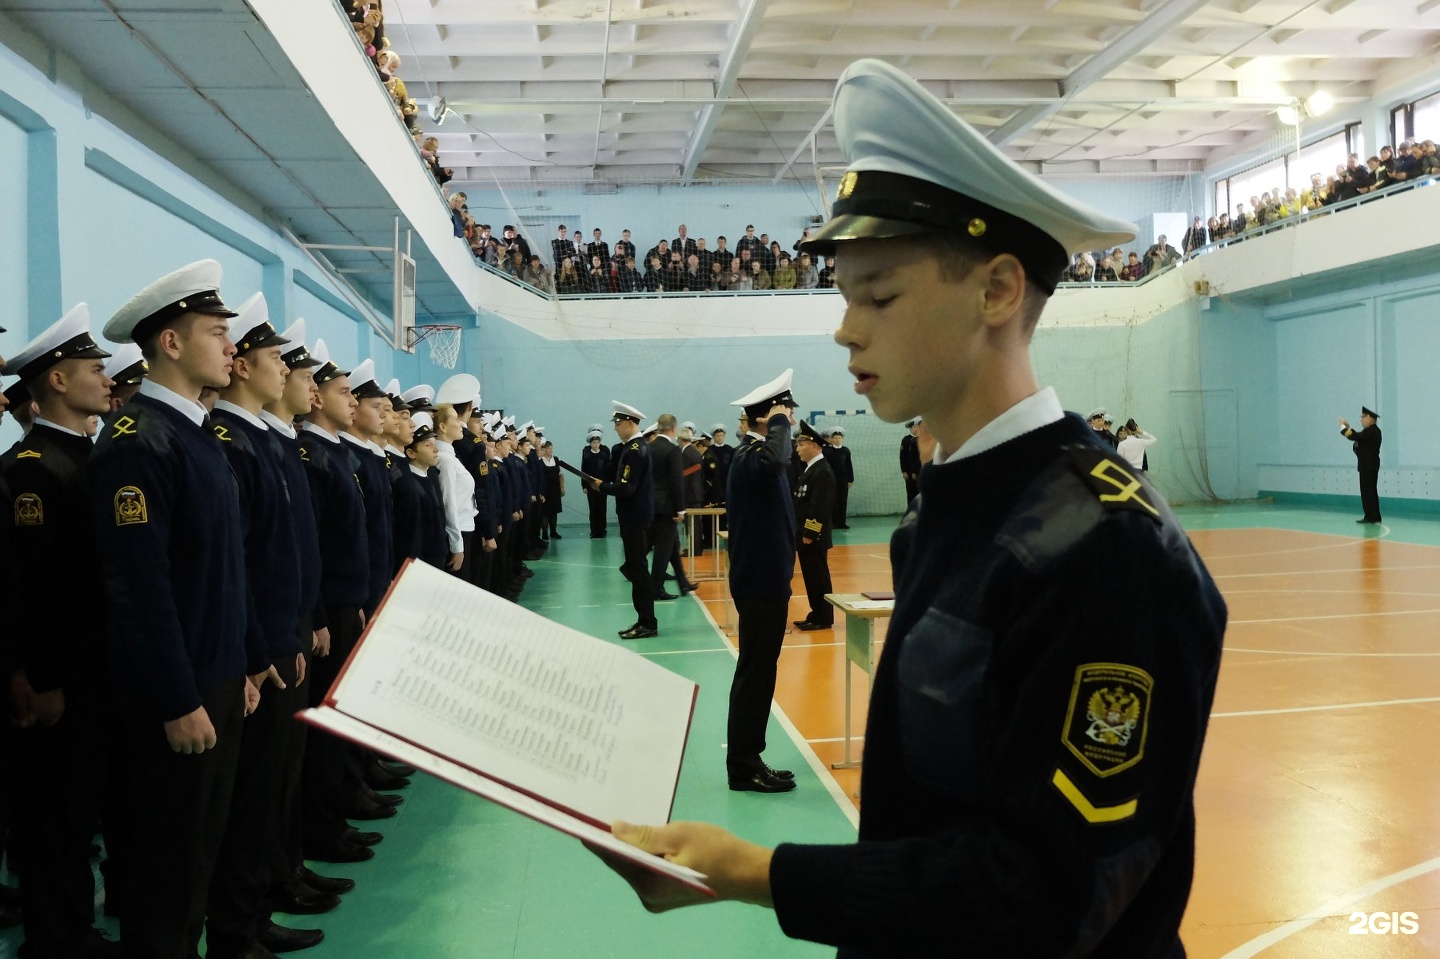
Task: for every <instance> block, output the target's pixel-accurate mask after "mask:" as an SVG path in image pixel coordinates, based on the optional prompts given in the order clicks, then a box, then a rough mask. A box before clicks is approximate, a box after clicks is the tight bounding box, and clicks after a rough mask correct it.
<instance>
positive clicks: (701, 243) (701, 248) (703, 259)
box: [695, 236, 715, 276]
mask: <svg viewBox="0 0 1440 959" xmlns="http://www.w3.org/2000/svg"><path fill="white" fill-rule="evenodd" d="M695 255H696V256H697V257H699V259H700V272H701V273H704V274H705V275H706V276H709V275H710V264H711V263H714V262H715V251H713V250H707V249H705V238H704V237H703V236H702V237H700V239H698V240H696V241H695Z"/></svg>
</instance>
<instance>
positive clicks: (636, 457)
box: [600, 433, 655, 526]
mask: <svg viewBox="0 0 1440 959" xmlns="http://www.w3.org/2000/svg"><path fill="white" fill-rule="evenodd" d="M619 445H620V452H619V454H618V455H617V456H616V458H615V460H614V464H615V476H614V478H613V479H610V480H607V481H605V482H604V483H601V484H600V490H601V492H603V493H606V494H608V495H610V496H613V497H615V517H616V518H617V519H618V520H619V521H620V525H621V526H649V525H650V523H651V522H652V521H653V520H654V519H655V484H654V481H653V480H652V478H651V475H650V450H649V448H648V447H647V446H646V444H645V440H644V438H643V437H641V436H640V434H638V433H637V434H635V435H634V436H632V437H631V438H630V439H629V440H627V441H626V442H624V443H621V444H619Z"/></svg>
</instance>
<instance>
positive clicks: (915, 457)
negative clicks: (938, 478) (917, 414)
mask: <svg viewBox="0 0 1440 959" xmlns="http://www.w3.org/2000/svg"><path fill="white" fill-rule="evenodd" d="M919 426H920V420H919V419H918V418H916V419H913V420H910V421H909V422H907V423H906V424H905V429H906V433H905V435H904V436H903V437H901V439H900V476H901V478H902V479H904V480H905V506H906V507H907V508H908V507H909V506H910V504H911V503H912V502H913V501H914V499H915V497H916V496H919V495H920V468H921V467H922V466H924V465H925V464H923V463H921V462H920V441H919V439H917V438H916V436H915V432H916V430H917V429H918V428H919Z"/></svg>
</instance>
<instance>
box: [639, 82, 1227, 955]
mask: <svg viewBox="0 0 1440 959" xmlns="http://www.w3.org/2000/svg"><path fill="white" fill-rule="evenodd" d="M834 115H835V132H836V135H837V138H838V140H839V142H840V145H841V148H842V149H843V150H844V151H845V155H846V157H847V158H848V160H849V162H850V166H849V169H848V170H847V172H846V174H845V176H844V177H843V178H842V180H841V182H840V188H839V193H838V197H837V199H836V202H835V204H834V208H833V209H834V216H833V218H832V219H831V220H830V221H829V223H827V224H826V225H825V226H824V227H823V228H821V229H820V230H819V231H818V233H817V234H816V236H815V238H814V240H813V241H812V244H811V246H812V247H813V248H814V249H813V250H812V252H819V253H822V254H826V255H829V254H830V253H831V251H832V250H833V251H834V253H835V257H836V271H835V279H836V285H837V286H838V287H839V288H840V289H841V290H842V291H843V293H844V295H845V300H846V309H845V316H844V320H843V322H842V324H841V327H840V329H839V330H838V331H837V332H836V334H835V338H836V341H837V342H838V343H839V344H840V345H841V346H843V347H844V348H845V349H846V351H847V352H848V354H849V359H848V363H849V369H850V372H851V373H852V374H853V375H854V377H855V385H856V391H857V393H859V394H860V395H862V396H865V397H866V398H867V399H868V400H869V402H870V404H871V406H872V407H873V409H874V411H875V414H876V415H877V416H879V417H880V419H882V420H884V421H886V422H902V421H904V420H906V419H909V418H911V417H914V416H921V415H923V416H924V418H925V424H926V426H927V427H928V429H929V431H930V433H932V434H933V435H934V437H935V440H936V441H937V444H938V448H937V450H936V452H935V455H934V458H933V460H932V462H931V465H928V466H926V467H925V468H924V469H923V470H922V471H921V477H920V497H919V499H918V501H917V502H916V503H914V504H913V506H912V509H911V511H910V512H909V513H908V514H907V515H906V517H905V519H904V520H903V521H902V524H901V526H900V528H899V529H898V530H897V531H896V532H895V535H894V537H893V539H892V542H891V555H892V557H893V561H894V572H895V592H896V598H895V611H894V617H893V618H892V619H891V624H890V630H889V634H888V636H889V638H888V639H887V641H886V643H887V645H886V649H885V655H884V656H883V657H882V658H881V660H880V663H879V666H878V667H877V670H876V675H875V683H874V692H873V694H872V697H871V701H870V712H869V721H868V725H867V727H866V739H865V754H864V766H863V769H862V772H861V777H862V778H861V806H860V834H859V842H856V843H842V844H835V845H793V844H783V845H781V846H779V847H778V848H776V849H769V848H766V847H763V846H758V845H753V844H751V843H748V842H744V841H742V840H740V839H738V838H736V837H734V836H732V835H730V834H729V833H726V832H725V831H724V830H721V829H718V828H717V827H714V826H707V825H703V824H699V823H671V824H669V825H663V826H648V827H636V826H629V825H626V824H623V823H618V824H614V826H613V828H614V830H615V833H616V835H618V836H620V837H621V838H623V839H626V840H629V841H631V842H632V843H634V844H636V845H637V846H640V847H641V848H644V849H646V850H648V851H650V852H652V853H656V854H660V855H664V856H665V857H666V858H667V859H670V860H671V861H673V862H675V863H677V864H680V865H685V866H689V867H692V868H694V869H697V870H699V871H700V872H702V873H704V874H705V876H706V882H707V883H709V884H710V885H711V887H712V888H713V889H715V890H716V891H717V892H718V893H719V898H720V899H737V900H742V901H746V902H752V903H757V904H762V905H766V906H770V907H773V908H774V910H775V913H776V918H777V919H778V920H779V923H780V926H781V928H782V929H783V930H784V931H785V932H786V933H787V934H788V935H790V936H793V937H796V938H800V939H809V940H813V941H816V942H823V943H829V944H831V945H835V946H839V947H840V955H841V956H842V957H846V959H850V957H861V956H867V957H868V956H897V957H898V956H907V957H908V956H938V955H954V954H955V953H956V952H957V943H963V944H964V947H963V949H964V951H965V952H966V953H967V954H971V953H973V954H974V955H1014V956H1026V957H1029V959H1043V957H1056V959H1058V957H1062V956H1064V957H1073V959H1080V957H1108V956H1126V957H1130V959H1178V957H1180V956H1183V955H1184V954H1185V953H1184V946H1183V945H1182V944H1181V941H1180V936H1179V927H1180V920H1181V917H1182V915H1183V914H1184V911H1185V904H1186V900H1187V899H1188V898H1189V892H1190V883H1191V875H1192V872H1193V867H1194V843H1195V812H1194V801H1193V794H1194V786H1195V774H1196V769H1197V767H1198V765H1199V761H1200V751H1201V746H1202V744H1203V742H1204V738H1205V726H1206V722H1207V720H1208V717H1209V711H1210V704H1211V699H1212V696H1213V693H1214V688H1215V679H1216V674H1217V672H1218V668H1219V660H1220V649H1221V640H1222V633H1223V631H1224V626H1225V605H1224V603H1223V601H1222V600H1221V598H1220V594H1219V592H1218V591H1217V590H1216V588H1215V586H1214V583H1213V582H1212V581H1211V579H1210V576H1209V575H1208V573H1207V572H1206V570H1205V567H1204V566H1203V564H1202V563H1201V562H1200V559H1199V557H1197V556H1196V554H1195V552H1194V550H1193V548H1192V547H1191V546H1190V543H1189V541H1188V539H1187V538H1186V536H1185V533H1184V531H1183V530H1182V529H1181V528H1180V526H1179V525H1178V523H1177V522H1176V521H1175V518H1174V516H1173V514H1172V513H1171V512H1170V509H1169V507H1168V506H1167V505H1166V504H1165V502H1164V501H1163V500H1162V499H1161V498H1160V496H1159V495H1158V494H1157V493H1156V492H1155V491H1154V489H1153V488H1152V487H1151V486H1150V485H1149V483H1148V482H1147V481H1146V479H1145V478H1144V477H1143V476H1142V477H1136V476H1134V475H1133V474H1131V472H1130V471H1129V469H1128V468H1127V467H1126V465H1125V464H1124V463H1123V462H1122V461H1120V460H1119V459H1118V458H1117V457H1116V456H1115V455H1114V454H1113V453H1111V452H1110V451H1107V450H1104V449H1102V448H1099V447H1097V446H1096V444H1095V443H1094V440H1093V439H1092V438H1091V436H1090V431H1089V428H1088V427H1087V426H1086V424H1085V422H1084V421H1083V420H1082V419H1080V418H1079V417H1076V416H1073V415H1067V414H1065V413H1064V412H1063V411H1062V410H1061V407H1060V403H1059V400H1058V399H1057V398H1056V396H1055V393H1054V391H1053V390H1050V389H1041V388H1040V387H1039V385H1038V383H1037V382H1036V379H1035V374H1034V372H1033V371H1032V368H1031V364H1030V353H1029V347H1030V340H1031V337H1032V335H1033V332H1034V329H1035V324H1036V322H1037V321H1038V320H1039V318H1040V313H1041V311H1042V309H1043V308H1044V305H1045V302H1046V300H1047V299H1048V298H1049V296H1050V294H1051V293H1052V291H1053V290H1054V287H1055V284H1056V282H1057V281H1058V280H1059V279H1060V277H1061V276H1062V275H1063V273H1064V270H1065V268H1066V264H1067V263H1068V262H1069V259H1070V253H1071V252H1072V251H1076V250H1085V249H1096V248H1099V247H1102V246H1105V247H1108V246H1111V245H1114V244H1116V243H1120V242H1124V241H1126V240H1128V239H1130V238H1131V237H1132V236H1133V227H1131V226H1129V225H1128V224H1125V223H1123V222H1121V221H1118V220H1114V219H1111V218H1110V217H1108V216H1105V215H1104V214H1101V213H1099V212H1097V211H1094V210H1091V209H1090V208H1088V207H1086V206H1083V205H1082V204H1080V203H1078V202H1076V201H1074V200H1072V199H1070V198H1069V197H1067V196H1065V195H1064V194H1062V193H1060V192H1059V191H1057V190H1055V189H1053V188H1052V187H1049V186H1047V185H1046V184H1044V183H1042V182H1041V181H1040V180H1039V179H1037V178H1036V177H1034V176H1032V175H1031V174H1029V173H1028V172H1026V171H1024V170H1023V169H1021V168H1020V167H1019V166H1017V165H1016V164H1015V163H1013V162H1012V161H1011V160H1009V159H1008V158H1007V157H1005V156H1004V155H1003V154H1002V153H1000V151H999V150H998V149H996V148H995V147H994V146H993V145H992V144H991V143H990V142H989V141H988V140H987V139H985V138H984V137H983V136H981V135H980V134H978V133H977V132H976V131H975V130H973V129H972V128H971V127H969V126H968V125H967V124H966V123H965V122H964V121H962V120H960V119H959V118H958V117H957V116H956V115H955V113H954V112H953V111H952V110H951V109H950V108H949V107H948V106H946V105H945V104H943V103H942V102H940V101H939V100H938V99H936V98H935V97H934V96H933V95H931V94H930V93H929V92H927V91H926V90H925V89H924V88H923V87H921V86H920V85H919V84H918V83H916V82H915V81H914V80H912V79H910V78H909V77H907V76H906V75H905V74H904V73H902V72H901V71H900V70H898V69H896V68H895V67H892V66H890V65H889V64H886V63H881V62H878V61H874V60H863V61H860V62H859V63H856V64H853V65H852V66H851V67H850V68H849V69H848V70H846V72H845V74H844V75H843V76H842V77H841V79H840V82H839V85H838V87H837V91H836V99H835V107H834ZM956 224H959V226H960V228H959V229H958V230H957V229H956ZM772 422H777V421H776V420H772ZM735 488H738V487H737V486H735V485H733V484H732V490H733V489H735ZM1116 582H1120V583H1125V584H1126V592H1127V596H1129V597H1130V599H1129V600H1128V601H1127V603H1126V606H1125V610H1124V614H1123V616H1113V615H1111V613H1110V612H1109V611H1107V610H1106V609H1105V608H1104V604H1100V603H1096V602H1095V601H1094V596H1095V595H1096V592H1097V591H1098V590H1103V589H1105V588H1107V587H1108V586H1110V585H1111V584H1113V583H1116ZM732 745H733V739H732ZM634 881H635V883H636V885H637V888H638V889H640V890H641V895H642V897H643V898H645V900H646V904H647V906H648V907H649V908H651V909H656V910H658V909H666V908H670V907H674V906H679V905H689V904H692V903H698V902H700V901H701V900H702V897H701V896H700V895H699V894H698V893H693V892H691V891H689V890H686V889H684V888H683V887H680V886H678V885H676V884H674V883H663V882H658V881H653V880H644V879H638V878H637V879H636V880H634ZM704 901H711V900H709V899H708V898H706V899H704ZM962 904H963V908H961V907H960V906H961V905H962Z"/></svg>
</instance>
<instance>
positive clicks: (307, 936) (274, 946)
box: [259, 922, 325, 952]
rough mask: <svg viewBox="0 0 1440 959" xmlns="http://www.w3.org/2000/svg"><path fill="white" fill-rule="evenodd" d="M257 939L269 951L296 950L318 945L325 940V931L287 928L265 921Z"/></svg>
mask: <svg viewBox="0 0 1440 959" xmlns="http://www.w3.org/2000/svg"><path fill="white" fill-rule="evenodd" d="M259 939H260V945H262V946H264V947H265V948H266V949H269V950H270V951H271V952H297V951H299V950H301V949H309V948H310V947H311V946H318V945H320V943H322V942H324V941H325V932H324V930H321V929H287V928H286V927H284V926H277V925H275V923H273V922H267V923H265V924H264V925H263V926H261V927H260V936H259Z"/></svg>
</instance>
